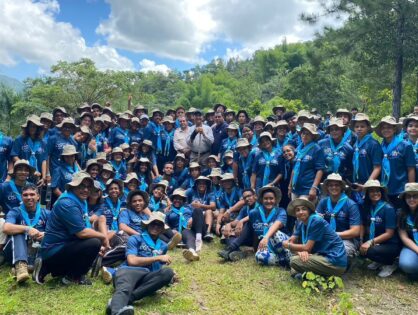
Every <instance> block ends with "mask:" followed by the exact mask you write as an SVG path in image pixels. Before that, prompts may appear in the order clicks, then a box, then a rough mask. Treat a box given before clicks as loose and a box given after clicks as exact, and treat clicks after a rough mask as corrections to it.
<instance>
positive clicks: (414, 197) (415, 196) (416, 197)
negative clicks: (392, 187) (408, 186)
mask: <svg viewBox="0 0 418 315" xmlns="http://www.w3.org/2000/svg"><path fill="white" fill-rule="evenodd" d="M405 199H415V200H418V194H406V195H405Z"/></svg>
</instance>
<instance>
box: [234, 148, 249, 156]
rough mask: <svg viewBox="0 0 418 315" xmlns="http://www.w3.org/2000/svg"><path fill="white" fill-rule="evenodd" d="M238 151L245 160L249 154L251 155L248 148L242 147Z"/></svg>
mask: <svg viewBox="0 0 418 315" xmlns="http://www.w3.org/2000/svg"><path fill="white" fill-rule="evenodd" d="M237 151H238V153H239V155H240V156H242V157H243V158H246V157H247V156H248V154H250V149H249V148H248V147H241V148H239V149H237Z"/></svg>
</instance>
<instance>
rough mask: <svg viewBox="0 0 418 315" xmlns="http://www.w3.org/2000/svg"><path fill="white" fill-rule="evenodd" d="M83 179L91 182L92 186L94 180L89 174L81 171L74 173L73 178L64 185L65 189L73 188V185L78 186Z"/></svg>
mask: <svg viewBox="0 0 418 315" xmlns="http://www.w3.org/2000/svg"><path fill="white" fill-rule="evenodd" d="M84 180H88V181H89V182H90V184H91V186H92V187H93V186H94V180H93V178H91V176H90V174H89V173H87V172H84V171H81V172H77V173H75V174H74V176H73V179H72V180H71V182H69V183H67V184H66V185H65V189H66V190H68V189H69V188H71V187H72V188H74V187H78V186H80V185H81V183H82V182H83V181H84Z"/></svg>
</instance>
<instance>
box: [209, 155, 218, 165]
mask: <svg viewBox="0 0 418 315" xmlns="http://www.w3.org/2000/svg"><path fill="white" fill-rule="evenodd" d="M209 159H211V160H215V162H216V163H219V158H218V156H217V155H214V154H212V155H209V156H208V158H207V160H209Z"/></svg>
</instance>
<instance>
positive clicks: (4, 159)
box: [0, 131, 13, 183]
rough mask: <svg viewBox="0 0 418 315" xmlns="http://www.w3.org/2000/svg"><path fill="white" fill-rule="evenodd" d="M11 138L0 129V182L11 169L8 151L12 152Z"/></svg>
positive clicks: (11, 164)
mask: <svg viewBox="0 0 418 315" xmlns="http://www.w3.org/2000/svg"><path fill="white" fill-rule="evenodd" d="M12 147H13V139H12V138H11V137H8V136H6V135H4V134H3V132H1V131H0V183H3V182H4V181H5V180H6V178H7V173H8V172H9V171H11V170H12V169H13V163H12V160H11V156H10V153H11V152H12Z"/></svg>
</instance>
